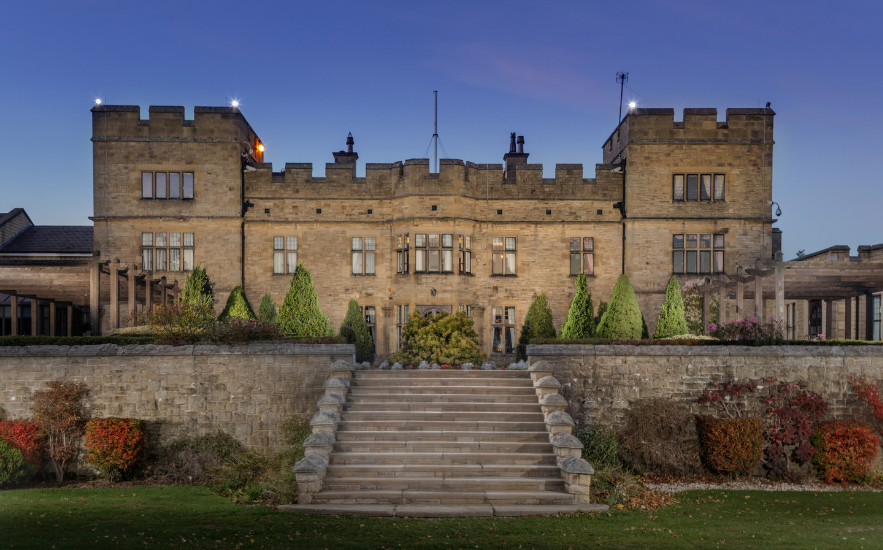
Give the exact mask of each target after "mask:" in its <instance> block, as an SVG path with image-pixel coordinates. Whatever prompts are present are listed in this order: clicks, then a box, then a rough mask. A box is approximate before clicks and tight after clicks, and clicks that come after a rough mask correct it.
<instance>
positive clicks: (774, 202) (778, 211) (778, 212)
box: [770, 201, 782, 217]
mask: <svg viewBox="0 0 883 550" xmlns="http://www.w3.org/2000/svg"><path fill="white" fill-rule="evenodd" d="M774 204H775V205H776V217H779V216H781V215H782V209H781V208H779V203H777V202H776V201H770V206H772V205H774Z"/></svg>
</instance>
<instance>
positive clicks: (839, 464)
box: [810, 419, 877, 483]
mask: <svg viewBox="0 0 883 550" xmlns="http://www.w3.org/2000/svg"><path fill="white" fill-rule="evenodd" d="M810 442H811V443H812V445H813V447H815V448H816V454H815V457H813V464H815V465H816V466H817V467H818V468H819V470H820V472H821V474H822V476H823V477H824V478H825V479H827V480H828V483H831V482H834V481H839V482H841V483H846V482H847V481H857V482H861V481H864V480H865V479H866V478H867V476H868V473H869V472H870V470H871V463H872V461H873V460H874V457H875V456H877V436H876V435H875V434H874V430H873V428H872V427H871V425H870V424H868V423H867V422H865V421H863V420H852V419H843V420H832V421H829V422H819V423H818V424H816V425H815V427H814V429H813V435H812V437H811V438H810Z"/></svg>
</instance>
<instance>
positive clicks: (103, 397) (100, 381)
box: [0, 344, 354, 451]
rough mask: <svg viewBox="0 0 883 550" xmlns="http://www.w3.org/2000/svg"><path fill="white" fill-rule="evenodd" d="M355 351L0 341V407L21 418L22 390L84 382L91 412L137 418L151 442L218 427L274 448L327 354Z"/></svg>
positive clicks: (25, 402)
mask: <svg viewBox="0 0 883 550" xmlns="http://www.w3.org/2000/svg"><path fill="white" fill-rule="evenodd" d="M353 353H354V347H353V346H352V345H350V344H342V345H341V344H333V345H299V344H248V345H230V346H225V345H195V346H152V345H148V346H116V345H102V346H29V347H0V407H2V408H3V409H5V410H6V417H7V418H8V419H12V418H29V417H30V416H31V402H30V399H29V397H30V394H31V393H32V392H33V391H34V390H37V389H41V388H44V387H45V383H46V382H48V381H50V380H70V381H77V382H84V383H85V384H87V385H88V386H89V398H88V408H89V411H90V412H91V415H92V416H97V417H104V416H122V417H129V418H138V419H142V420H145V421H147V429H148V436H150V435H153V436H154V438H152V439H154V441H159V442H162V443H167V442H169V441H171V440H174V439H176V438H178V437H181V436H194V435H201V434H206V433H212V432H215V431H217V430H221V431H224V432H227V433H229V434H231V435H233V436H234V437H236V439H238V440H240V441H241V442H242V443H244V444H246V445H247V446H249V447H252V448H255V449H258V450H261V451H275V450H277V449H279V447H280V443H281V441H280V440H281V437H280V434H279V429H278V426H279V423H280V422H282V421H284V420H286V419H288V418H291V417H293V416H300V417H303V418H304V419H305V420H309V418H310V416H312V415H313V414H314V413H315V412H316V411H317V405H316V401H317V400H318V399H319V397H321V396H322V395H323V393H324V383H325V380H326V379H327V378H328V371H329V368H330V366H331V363H332V362H333V361H335V360H338V359H342V360H344V361H352V360H353Z"/></svg>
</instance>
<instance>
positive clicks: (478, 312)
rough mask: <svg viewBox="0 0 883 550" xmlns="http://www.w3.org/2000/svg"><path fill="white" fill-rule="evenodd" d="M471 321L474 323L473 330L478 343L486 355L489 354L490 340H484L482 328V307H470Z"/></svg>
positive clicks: (483, 327) (483, 329) (483, 328)
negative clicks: (476, 335)
mask: <svg viewBox="0 0 883 550" xmlns="http://www.w3.org/2000/svg"><path fill="white" fill-rule="evenodd" d="M472 319H473V321H474V327H475V328H474V330H475V332H476V334H478V342H479V343H480V344H481V347H482V348H483V349H484V352H485V353H487V354H490V353H491V349H490V347H491V345H492V343H491V339H489V338H485V328H486V327H485V326H484V306H472Z"/></svg>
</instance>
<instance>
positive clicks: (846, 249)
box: [792, 244, 849, 262]
mask: <svg viewBox="0 0 883 550" xmlns="http://www.w3.org/2000/svg"><path fill="white" fill-rule="evenodd" d="M828 252H846V253H847V254H849V247H848V246H846V245H845V244H836V245H834V246H829V247H828V248H823V249H822V250H817V251H815V252H810V253H808V254H804V255H803V256H800V257H798V258H794V260H792V261H795V262H800V261H803V260H808V259H810V258H815V257H816V256H820V255H822V254H827V253H828Z"/></svg>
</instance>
